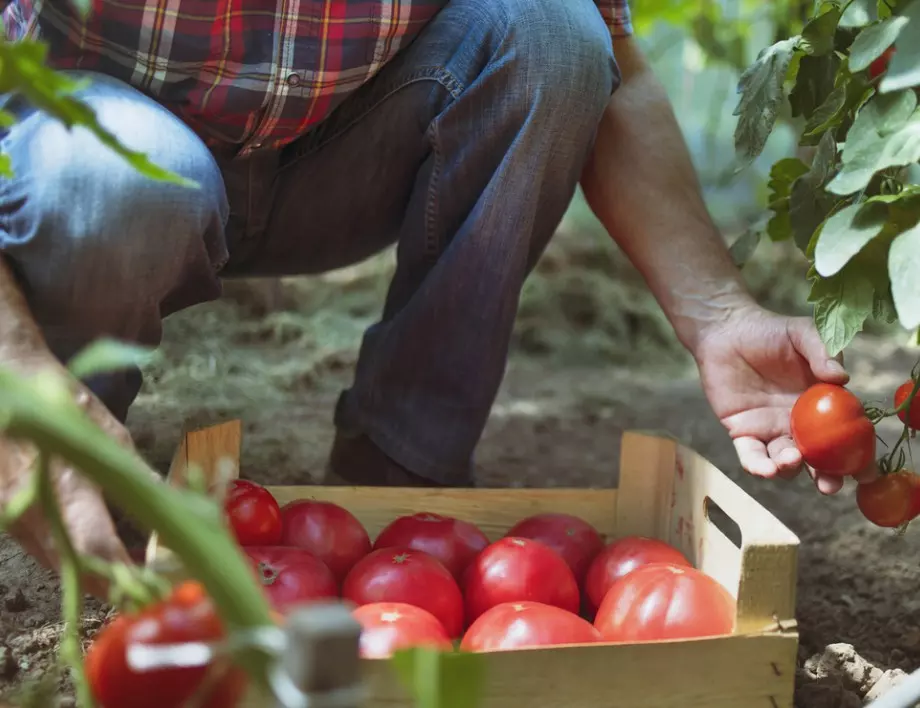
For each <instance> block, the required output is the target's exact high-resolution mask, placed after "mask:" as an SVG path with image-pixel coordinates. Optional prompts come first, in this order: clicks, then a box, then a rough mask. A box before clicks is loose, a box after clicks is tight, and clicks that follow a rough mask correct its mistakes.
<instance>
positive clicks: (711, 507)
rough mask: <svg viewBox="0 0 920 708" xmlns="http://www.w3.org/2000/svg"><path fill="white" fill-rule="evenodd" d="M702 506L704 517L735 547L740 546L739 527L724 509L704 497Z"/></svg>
mask: <svg viewBox="0 0 920 708" xmlns="http://www.w3.org/2000/svg"><path fill="white" fill-rule="evenodd" d="M703 508H704V510H705V512H706V518H707V519H708V520H709V523H711V524H712V525H713V526H715V527H716V528H717V529H718V530H719V531H721V532H722V535H723V536H725V538H727V539H728V540H729V541H731V542H732V543H733V544H734V545H735V546H736V547H738V548H739V549H740V548H741V527H740V526H738V524H737V523H735V520H734V519H733V518H732V517H730V516H729V515H728V514H726V513H725V511H724V510H723V509H722V507H720V506H719V505H718V504H716V503H715V502H714V501H713V500H712V499H710V498H709V497H706V498H705V499H704V500H703Z"/></svg>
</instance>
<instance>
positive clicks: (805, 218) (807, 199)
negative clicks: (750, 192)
mask: <svg viewBox="0 0 920 708" xmlns="http://www.w3.org/2000/svg"><path fill="white" fill-rule="evenodd" d="M836 159H837V141H836V139H835V137H834V131H832V130H829V131H828V132H826V133H825V134H824V135H823V136H822V137H821V141H820V142H819V143H818V148H817V150H816V151H815V154H814V156H813V157H812V161H811V168H810V169H809V170H808V173H807V174H804V175H802V176H801V177H799V178H798V179H797V180H796V181H795V182H794V183H793V185H792V192H791V193H790V195H789V220H790V223H791V225H792V237H793V239H794V240H795V244H796V246H798V247H799V250H801V251H802V252H803V253H804V252H807V250H808V246H809V244H810V243H811V240H812V237H813V236H814V233H815V230H816V229H817V228H818V227H819V226H820V225H821V223H822V222H823V221H824V220H825V219H826V218H827V215H828V214H829V213H830V211H831V209H833V207H834V204H835V203H836V200H835V199H834V197H832V196H831V195H829V194H828V193H827V192H825V191H824V189H823V187H824V183H825V182H827V180H828V178H829V177H830V175H831V172H832V171H833V169H834V165H835V164H836Z"/></svg>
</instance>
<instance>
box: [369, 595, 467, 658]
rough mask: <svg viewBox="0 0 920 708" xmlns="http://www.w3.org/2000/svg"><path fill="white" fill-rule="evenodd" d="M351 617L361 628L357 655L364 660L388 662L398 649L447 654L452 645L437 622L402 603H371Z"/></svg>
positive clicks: (427, 612) (430, 615) (418, 608)
mask: <svg viewBox="0 0 920 708" xmlns="http://www.w3.org/2000/svg"><path fill="white" fill-rule="evenodd" d="M352 615H353V616H354V618H355V619H356V620H358V622H359V623H360V624H361V638H360V639H359V645H358V654H359V655H360V656H361V658H363V659H388V658H390V657H391V656H393V654H395V653H396V652H397V651H399V650H400V649H411V648H413V647H431V648H433V649H440V650H441V651H450V650H452V649H453V647H454V645H453V643H452V642H451V641H450V637H448V636H447V630H445V629H444V625H442V624H441V623H440V622H439V621H438V618H437V617H435V616H434V615H433V614H431V613H430V612H429V611H428V610H423V609H422V608H421V607H416V606H415V605H407V604H406V603H404V602H372V603H371V604H369V605H361V607H358V608H357V609H356V610H354V612H352Z"/></svg>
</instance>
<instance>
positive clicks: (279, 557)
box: [244, 546, 339, 614]
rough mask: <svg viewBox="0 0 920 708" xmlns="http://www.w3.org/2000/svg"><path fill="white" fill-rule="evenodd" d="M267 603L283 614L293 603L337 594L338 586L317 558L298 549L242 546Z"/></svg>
mask: <svg viewBox="0 0 920 708" xmlns="http://www.w3.org/2000/svg"><path fill="white" fill-rule="evenodd" d="M244 550H245V552H246V554H247V555H248V556H249V557H250V558H251V559H252V562H253V566H254V567H255V569H256V575H257V576H258V578H259V580H260V581H261V582H262V587H264V588H265V594H266V595H268V600H269V602H270V603H271V606H272V607H273V608H274V609H275V610H277V611H278V612H281V613H282V614H287V613H288V612H290V610H291V609H292V608H293V607H295V606H296V605H300V604H304V603H307V602H311V601H313V600H322V599H324V598H331V597H338V596H339V585H338V583H336V582H335V576H334V575H333V574H332V571H331V570H329V568H328V567H327V566H326V564H325V563H323V562H322V561H321V560H320V559H319V558H317V557H316V556H314V555H313V554H312V553H310V552H309V551H305V550H304V549H302V548H291V547H288V546H251V547H249V548H245V549H244Z"/></svg>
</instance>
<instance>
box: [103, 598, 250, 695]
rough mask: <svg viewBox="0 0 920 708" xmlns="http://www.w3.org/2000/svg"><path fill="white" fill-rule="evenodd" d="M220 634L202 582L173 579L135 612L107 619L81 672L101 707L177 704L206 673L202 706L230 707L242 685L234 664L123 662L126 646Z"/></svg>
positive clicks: (240, 673) (193, 690)
mask: <svg viewBox="0 0 920 708" xmlns="http://www.w3.org/2000/svg"><path fill="white" fill-rule="evenodd" d="M223 636H224V631H223V627H222V624H221V621H220V618H219V617H218V615H217V613H216V612H215V610H214V606H213V604H212V603H211V600H210V598H208V596H207V594H206V593H205V591H204V589H203V588H202V586H201V585H199V584H198V583H195V582H187V583H183V584H181V585H178V586H177V587H176V588H175V589H174V590H173V592H172V594H171V595H170V596H169V597H168V598H167V599H165V600H162V601H160V602H156V603H154V604H152V605H150V606H148V607H146V608H145V609H144V610H142V611H141V612H139V613H137V614H133V615H124V614H123V615H118V617H116V618H115V620H114V621H113V622H111V623H110V624H108V625H106V626H105V627H104V628H103V629H102V630H101V631H100V632H99V634H98V635H96V638H95V640H94V641H93V643H92V645H91V646H90V648H89V651H88V652H87V655H86V662H85V667H86V675H87V679H88V681H89V686H90V690H91V691H92V694H93V697H94V698H95V699H96V702H97V703H98V704H99V706H100V708H125V706H131V708H179V707H180V706H185V705H188V703H187V702H188V700H189V699H190V698H191V696H192V695H193V694H195V693H196V691H197V690H198V689H199V686H200V685H201V684H202V681H203V680H205V677H206V676H207V681H208V685H209V686H211V688H210V689H205V691H206V693H205V695H204V696H203V699H204V700H203V702H201V703H199V704H198V705H201V706H203V707H204V708H233V706H236V705H239V704H240V702H241V700H242V697H243V694H244V693H245V690H246V684H247V681H246V675H245V673H243V671H242V670H240V669H237V668H236V667H233V666H225V667H221V669H220V670H222V671H223V674H220V675H219V676H220V678H218V679H217V680H216V681H215V682H214V683H213V684H211V683H210V681H211V676H212V675H211V671H212V670H214V671H218V667H216V666H201V667H181V668H174V667H167V668H161V669H149V670H147V669H145V670H143V671H135V670H134V669H133V668H131V666H130V665H129V664H128V647H129V646H132V645H136V644H141V643H143V644H147V645H153V646H156V645H163V644H174V643H181V642H199V641H206V642H207V641H214V640H218V639H221V638H222V637H223Z"/></svg>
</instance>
